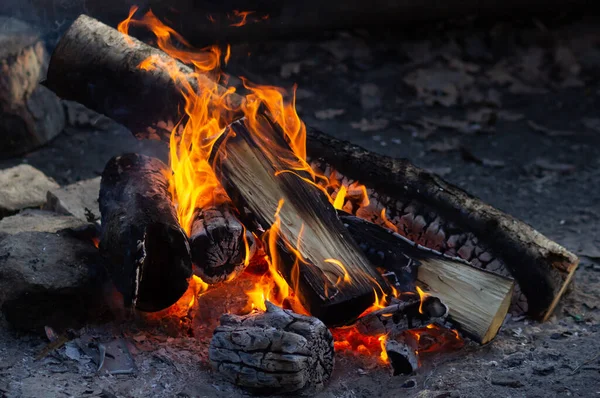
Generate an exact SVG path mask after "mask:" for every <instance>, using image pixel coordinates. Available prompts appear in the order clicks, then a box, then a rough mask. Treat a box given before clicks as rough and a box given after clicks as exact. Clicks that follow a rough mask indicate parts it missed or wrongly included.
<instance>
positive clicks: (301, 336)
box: [208, 302, 334, 394]
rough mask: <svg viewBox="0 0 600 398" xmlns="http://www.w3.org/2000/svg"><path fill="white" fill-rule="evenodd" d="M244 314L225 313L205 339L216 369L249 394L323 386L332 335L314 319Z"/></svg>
mask: <svg viewBox="0 0 600 398" xmlns="http://www.w3.org/2000/svg"><path fill="white" fill-rule="evenodd" d="M266 306H267V311H266V312H264V313H252V314H250V315H246V316H237V315H231V314H225V315H223V316H222V317H221V326H219V327H217V328H216V329H215V332H214V335H213V338H212V340H211V342H210V348H209V352H208V353H209V359H210V363H211V364H212V366H213V367H214V368H215V369H216V370H217V371H219V373H220V374H221V375H222V376H223V377H225V378H226V379H228V380H229V381H231V382H232V383H235V384H237V385H238V386H240V387H242V388H245V389H247V390H249V391H251V392H254V393H260V394H264V393H267V394H279V393H300V392H303V393H307V392H310V391H315V390H318V389H320V388H322V387H323V386H324V384H325V383H326V382H327V380H328V379H329V377H330V376H331V372H332V371H333V362H334V351H333V337H332V336H331V332H329V329H327V327H325V325H324V324H323V323H322V322H321V321H320V320H318V319H317V318H313V317H309V316H304V315H298V314H295V313H294V312H292V311H290V310H282V309H281V308H279V307H276V306H275V305H273V304H271V303H269V302H267V303H266Z"/></svg>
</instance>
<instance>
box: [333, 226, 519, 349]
mask: <svg viewBox="0 0 600 398" xmlns="http://www.w3.org/2000/svg"><path fill="white" fill-rule="evenodd" d="M341 219H342V221H343V222H344V225H345V226H346V228H347V229H348V231H349V232H350V234H351V235H352V237H353V238H354V239H355V240H356V241H357V242H361V246H362V248H363V250H365V251H373V252H375V253H377V254H378V255H377V256H371V259H372V261H374V262H373V265H375V266H379V267H383V268H384V269H385V271H386V272H393V273H394V274H400V275H401V274H402V273H403V272H405V269H407V268H408V269H409V270H410V271H411V272H412V270H414V269H416V272H417V275H416V281H417V284H418V285H420V286H421V287H422V288H423V289H425V290H426V291H431V293H432V294H433V295H435V296H436V297H438V298H439V299H441V300H442V302H443V303H444V304H445V305H447V306H448V307H449V315H450V319H451V320H452V321H453V322H454V324H455V326H456V327H457V328H459V329H460V330H462V331H463V332H465V333H467V334H468V335H469V336H470V337H471V338H472V339H474V340H475V341H477V342H479V343H482V344H484V343H487V342H488V341H490V340H492V339H493V338H494V337H495V336H496V334H497V333H498V330H499V329H500V326H501V325H502V322H503V321H504V318H505V317H506V314H507V312H508V307H509V305H510V300H511V296H512V291H513V287H514V282H513V281H512V280H511V279H509V278H506V277H503V276H501V275H497V274H494V273H492V272H489V271H485V270H481V269H478V268H476V267H473V266H472V265H470V264H468V263H467V262H466V261H464V260H461V259H460V258H452V257H450V256H447V255H442V254H441V253H439V252H436V251H434V250H431V249H428V248H425V247H422V246H419V245H417V244H415V243H414V242H411V241H410V240H408V239H407V238H405V237H403V236H402V235H400V234H397V233H395V232H393V231H390V230H388V229H386V228H384V227H381V226H379V225H377V224H373V223H371V222H369V221H366V220H363V219H361V218H358V217H354V216H342V217H341ZM386 258H387V259H386ZM400 279H404V280H406V279H408V278H407V277H400Z"/></svg>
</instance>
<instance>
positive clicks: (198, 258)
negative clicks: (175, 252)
mask: <svg viewBox="0 0 600 398" xmlns="http://www.w3.org/2000/svg"><path fill="white" fill-rule="evenodd" d="M190 248H191V251H192V261H193V262H194V265H195V267H194V273H195V274H197V275H198V276H199V277H200V278H202V280H203V281H205V282H206V283H211V284H213V283H218V282H223V281H225V280H228V279H231V278H234V277H235V276H236V275H239V274H240V273H241V272H242V271H243V270H244V269H245V268H246V266H247V265H248V264H249V260H250V258H251V257H252V256H253V254H254V252H255V251H256V242H255V240H254V235H253V234H252V232H250V231H249V230H247V229H246V227H244V225H242V223H241V222H240V221H239V220H238V219H237V217H235V215H234V214H233V213H232V210H231V207H230V205H229V204H228V203H226V202H224V203H221V204H219V205H215V206H210V207H206V208H204V209H198V210H197V215H196V217H195V219H194V222H193V223H192V228H191V236H190Z"/></svg>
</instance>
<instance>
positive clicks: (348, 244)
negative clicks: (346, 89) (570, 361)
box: [210, 117, 386, 325]
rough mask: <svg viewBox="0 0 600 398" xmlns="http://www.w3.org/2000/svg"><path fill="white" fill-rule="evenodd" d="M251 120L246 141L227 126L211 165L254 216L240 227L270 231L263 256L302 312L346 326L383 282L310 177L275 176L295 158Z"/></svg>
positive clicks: (238, 129) (243, 132) (264, 123)
mask: <svg viewBox="0 0 600 398" xmlns="http://www.w3.org/2000/svg"><path fill="white" fill-rule="evenodd" d="M258 120H259V121H258V123H259V124H260V126H259V127H258V129H260V134H251V133H250V132H249V130H248V129H247V127H246V125H245V124H244V122H245V120H242V121H238V122H235V123H233V124H232V125H230V127H229V129H228V130H227V131H226V132H225V133H224V138H223V139H222V141H221V143H220V144H218V145H215V149H213V157H214V159H211V162H210V163H211V164H215V165H217V166H216V167H217V171H216V175H217V177H218V178H219V179H220V180H221V183H222V184H223V187H224V188H225V190H226V191H227V193H228V195H229V197H230V198H231V200H232V201H233V203H234V204H235V205H236V207H237V208H238V209H248V210H249V212H250V213H251V214H252V216H253V217H254V220H253V222H252V223H247V225H253V224H257V225H258V226H260V228H261V229H262V230H264V231H266V230H268V229H271V231H269V236H270V238H271V239H273V238H275V239H277V249H275V250H276V251H277V252H276V253H273V252H270V251H269V250H272V249H273V247H271V245H269V242H266V244H265V246H266V248H267V251H268V254H269V255H270V256H271V258H275V259H279V260H280V261H278V260H274V261H275V263H276V265H277V266H278V267H279V270H280V272H281V273H282V275H283V276H284V278H285V279H286V280H287V281H288V283H289V284H290V286H292V287H293V289H294V291H295V293H296V294H297V295H298V297H299V298H300V301H301V302H302V304H303V305H304V307H305V308H306V309H307V310H308V311H309V312H310V313H311V314H312V315H314V316H316V317H317V318H319V319H321V320H322V321H323V322H325V324H327V325H342V324H347V323H348V322H350V321H353V320H354V319H356V318H357V317H358V316H359V315H360V314H361V313H362V312H363V311H364V310H365V309H366V308H367V307H369V306H370V305H371V304H372V303H373V301H374V298H375V297H374V290H373V287H374V286H376V283H377V284H379V286H383V287H385V286H386V284H385V281H384V280H383V278H382V277H381V276H380V275H379V274H378V273H377V272H376V271H375V269H374V268H373V267H372V266H371V265H370V263H369V262H368V260H367V259H366V258H365V257H364V255H363V254H362V252H361V251H360V249H359V248H358V246H357V245H356V243H355V242H354V240H353V239H352V238H351V237H350V235H349V233H348V232H347V231H346V229H345V228H344V226H343V224H342V223H341V222H340V220H339V219H338V216H337V213H336V211H335V209H334V207H333V206H332V205H331V204H330V203H329V200H328V198H327V197H326V195H325V194H324V193H323V192H322V191H321V190H320V189H318V188H317V187H315V186H314V185H313V184H310V183H308V182H307V181H306V180H308V179H310V178H311V176H310V175H309V174H308V173H303V172H302V171H295V172H293V173H292V172H281V171H289V170H288V169H289V165H290V164H292V163H293V162H297V159H296V155H295V154H293V153H292V151H291V149H290V147H289V145H288V144H287V142H286V141H285V140H284V138H283V135H282V134H281V132H279V131H278V130H277V129H276V127H275V126H274V125H273V124H272V123H271V122H270V121H269V120H268V119H267V118H264V117H259V119H258ZM257 231H258V230H257ZM273 234H276V235H273ZM298 254H299V255H300V258H299V257H298Z"/></svg>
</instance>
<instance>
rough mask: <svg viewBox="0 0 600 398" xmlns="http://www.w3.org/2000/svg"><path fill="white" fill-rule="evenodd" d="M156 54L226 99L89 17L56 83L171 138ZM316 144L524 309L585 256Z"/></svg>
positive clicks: (310, 140)
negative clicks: (492, 274)
mask: <svg viewBox="0 0 600 398" xmlns="http://www.w3.org/2000/svg"><path fill="white" fill-rule="evenodd" d="M151 55H152V56H154V57H158V58H160V59H161V60H163V61H164V62H166V63H171V64H173V63H174V64H175V65H177V67H178V68H179V70H180V71H182V72H183V73H186V74H189V76H190V79H189V83H190V84H191V85H192V87H193V88H194V89H196V88H198V86H201V87H203V88H204V87H208V88H209V89H210V90H214V91H215V92H216V93H217V94H218V96H219V98H221V97H222V95H221V94H222V93H223V92H224V90H225V89H224V88H223V87H219V86H217V85H216V84H215V83H214V82H212V81H210V80H208V79H207V78H205V77H203V76H197V75H195V76H194V77H193V78H192V77H191V76H192V70H191V69H190V68H188V67H187V66H185V65H183V64H181V63H175V61H174V60H173V59H172V58H170V57H169V56H168V55H166V54H165V53H164V52H162V51H160V50H157V49H155V48H152V47H150V46H148V45H146V44H143V43H141V42H140V41H138V40H135V39H133V38H129V37H128V36H126V35H123V34H121V33H119V32H118V31H116V30H115V29H112V28H110V27H108V26H106V25H104V24H102V23H100V22H98V21H96V20H94V19H92V18H89V17H87V16H81V17H80V18H79V19H78V20H77V21H75V23H74V24H73V25H72V26H71V28H70V29H69V30H68V31H67V33H66V34H65V35H64V37H63V38H62V39H61V41H60V43H59V44H58V46H57V48H56V50H55V52H54V54H53V56H52V59H51V62H50V68H49V72H48V86H49V87H51V88H52V89H53V90H55V91H56V92H57V93H58V94H59V95H61V96H63V97H65V98H69V99H73V100H76V101H79V102H81V103H83V104H84V105H86V106H88V107H90V108H92V109H95V110H97V111H99V112H102V113H104V114H106V115H107V116H109V117H112V118H114V119H115V120H117V121H119V122H121V123H122V124H124V125H126V126H127V127H129V128H130V129H132V131H133V132H134V133H135V134H136V135H137V136H138V137H144V138H148V137H151V138H152V137H153V138H162V139H168V137H169V135H170V128H166V127H167V126H170V125H174V124H175V123H176V122H177V121H178V120H180V118H181V116H182V115H181V114H180V113H179V109H183V106H181V104H182V102H183V98H182V96H181V94H180V87H177V85H176V84H174V83H173V81H172V79H171V78H170V76H169V74H168V73H167V71H165V70H161V69H152V70H145V69H140V68H138V65H139V64H140V63H141V62H142V61H143V60H144V59H146V58H147V57H148V56H151ZM141 97H143V98H146V99H147V100H145V101H139V98H141ZM225 98H226V100H227V101H230V102H231V104H229V108H230V109H239V104H240V103H241V102H242V101H243V98H242V97H240V96H239V95H235V94H231V95H228V96H226V97H225ZM228 118H229V117H228ZM228 120H229V119H228ZM161 126H162V127H161ZM307 152H308V155H309V157H310V158H312V159H314V160H315V161H316V164H317V165H318V166H319V167H320V168H321V169H322V170H326V169H328V168H330V166H331V167H333V168H335V169H336V170H338V171H340V172H341V173H343V174H344V175H346V176H347V177H348V179H351V180H352V181H357V180H358V181H360V182H362V183H364V184H367V189H368V191H369V192H370V194H369V196H370V199H371V202H373V203H374V204H375V203H376V204H378V205H379V207H380V208H381V209H386V210H387V214H388V217H389V218H390V219H392V221H393V222H394V223H395V224H396V226H397V228H398V230H399V232H401V233H403V234H406V235H407V237H408V238H410V239H412V240H414V241H416V242H417V243H420V244H422V245H423V246H428V247H432V248H434V249H436V250H439V251H441V252H447V253H448V254H451V255H454V256H460V257H461V258H463V259H466V260H468V261H470V262H471V263H472V264H474V265H478V266H479V267H481V268H485V269H488V270H492V269H493V270H495V271H497V272H501V273H503V274H504V275H505V276H512V277H514V278H515V279H516V281H517V283H518V285H517V286H516V287H515V296H516V297H515V300H513V301H514V304H515V306H514V309H515V310H517V311H520V312H527V313H528V314H530V315H531V316H533V317H535V318H538V319H542V320H544V319H547V318H548V317H549V316H550V315H551V313H552V311H553V309H554V307H555V306H556V304H557V303H558V300H559V299H560V297H561V296H562V294H563V293H564V292H565V291H566V289H567V286H568V285H569V282H570V280H571V278H572V276H573V274H574V272H575V269H576V268H577V264H578V261H579V260H578V258H577V257H576V256H575V255H574V254H572V253H570V252H569V251H567V250H565V249H564V248H563V247H561V246H560V245H558V244H556V243H555V242H552V241H550V240H549V239H547V238H546V237H544V236H543V235H541V234H540V233H539V232H537V231H536V230H534V229H533V228H531V227H530V226H529V225H527V224H525V223H523V222H521V221H519V220H516V219H515V218H513V217H511V216H509V215H507V214H505V213H503V212H501V211H499V210H497V209H495V208H493V207H492V206H490V205H488V204H485V203H483V202H482V201H480V200H478V199H477V198H475V197H473V196H471V195H469V194H468V193H466V192H464V191H462V190H461V189H459V188H457V187H455V186H453V185H451V184H448V183H446V182H445V181H443V180H442V179H441V178H440V177H437V176H435V175H433V174H431V173H428V172H426V171H424V170H422V169H419V168H417V167H415V166H414V165H412V164H411V163H410V162H408V161H407V160H404V159H392V158H389V157H386V156H381V155H378V154H375V153H372V152H368V151H366V150H365V149H363V148H361V147H359V146H356V145H352V144H350V143H348V142H343V141H339V140H337V139H335V138H333V137H330V136H328V135H326V134H323V133H321V132H319V131H317V130H314V129H310V128H309V129H308V137H307ZM417 210H418V211H420V212H421V213H422V214H417ZM396 219H398V221H397V222H396ZM520 292H522V294H521V293H520Z"/></svg>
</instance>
